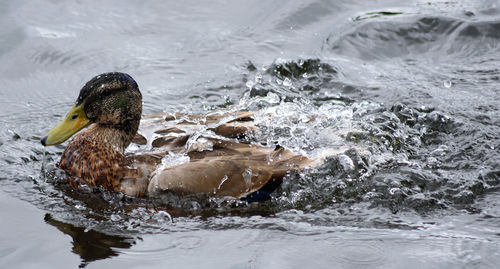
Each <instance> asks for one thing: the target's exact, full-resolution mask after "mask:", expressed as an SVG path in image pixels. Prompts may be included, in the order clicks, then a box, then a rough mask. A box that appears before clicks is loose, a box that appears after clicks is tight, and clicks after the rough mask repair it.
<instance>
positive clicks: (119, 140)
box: [86, 121, 139, 153]
mask: <svg viewBox="0 0 500 269" xmlns="http://www.w3.org/2000/svg"><path fill="white" fill-rule="evenodd" d="M138 128H139V121H134V122H129V123H127V124H124V127H122V128H117V127H116V126H111V125H105V124H99V123H96V124H92V125H91V126H90V127H89V128H88V129H87V131H86V133H87V134H89V135H92V136H94V139H95V140H96V141H99V142H101V143H104V144H107V145H110V146H111V147H113V148H114V149H115V150H117V151H119V152H121V153H123V152H124V151H125V149H126V148H127V147H128V145H129V144H130V142H131V141H132V139H133V138H134V136H135V134H136V133H137V129H138Z"/></svg>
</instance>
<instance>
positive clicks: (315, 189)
mask: <svg viewBox="0 0 500 269" xmlns="http://www.w3.org/2000/svg"><path fill="white" fill-rule="evenodd" d="M0 14H1V16H0V24H1V25H2V27H1V28H0V81H1V85H2V86H1V87H0V105H1V108H0V122H1V126H2V127H3V128H2V129H1V130H0V169H1V171H2V173H1V174H0V208H1V210H0V219H1V221H0V229H1V231H2V233H0V265H1V267H6V268H7V267H13V268H33V267H36V268H44V267H46V268H53V267H54V266H55V265H57V266H59V267H62V268H68V267H70V268H71V267H73V268H74V267H77V266H81V267H83V266H85V267H87V268H102V267H104V266H114V267H116V266H122V267H125V268H127V267H147V268H160V267H161V268H163V267H164V266H165V265H167V264H168V265H171V266H172V267H177V268H193V267H195V266H196V267H199V266H200V265H203V267H207V268H213V267H219V268H303V267H304V266H307V267H314V268H360V267H363V268H368V267H370V268H372V267H386V268H387V267H388V268H401V267H403V266H404V267H405V268H456V267H466V268H470V267H475V268H493V267H495V266H496V265H497V264H498V263H499V262H500V245H499V244H500V237H499V235H500V225H499V223H500V222H499V219H500V202H499V201H500V192H499V183H500V154H499V152H500V136H499V134H500V111H499V110H500V98H499V97H500V94H499V89H498V80H499V77H500V64H499V59H500V34H499V33H500V15H499V14H500V3H499V2H498V1H491V0H484V1H480V0H475V1H450V2H447V1H405V2H404V3H402V2H401V1H389V0H385V1H383V0H381V1H358V3H352V1H296V2H291V1H272V2H270V1H231V2H230V3H224V2H222V1H221V2H213V1H212V2H211V3H206V2H205V1H199V2H198V1H192V2H190V3H187V4H181V3H177V2H175V1H172V2H167V3H165V2H164V1H155V2H144V3H143V2H134V1H130V2H127V3H126V4H124V3H123V2H118V1H117V2H116V3H112V2H102V1H100V2H88V1H86V2H82V3H80V2H78V1H71V2H67V1H65V2H59V1H43V2H41V1H23V2H18V1H4V3H3V4H1V5H0ZM107 71H122V72H127V73H129V74H131V75H132V76H133V77H134V78H135V79H136V80H137V82H138V83H139V86H140V88H141V90H142V92H143V100H144V114H150V113H156V112H161V111H181V112H191V113H203V114H206V113H217V110H232V109H252V110H253V109H260V110H261V112H260V113H261V114H260V115H261V117H259V120H258V125H259V127H260V130H259V131H256V132H254V133H252V134H251V137H252V138H253V139H255V140H256V141H258V142H259V143H261V144H265V145H274V144H280V145H282V146H286V147H288V148H290V149H292V150H294V151H295V152H298V153H301V154H305V155H307V156H310V157H313V158H323V159H324V164H323V165H321V166H320V167H319V168H318V169H311V170H307V171H305V172H301V173H291V174H290V175H288V176H287V178H286V179H285V181H284V183H283V185H282V186H281V188H280V189H278V191H277V192H276V193H275V194H274V196H273V199H272V200H270V201H267V202H265V203H261V204H257V205H256V204H250V205H248V204H246V203H245V202H242V201H238V200H232V199H219V198H218V199H212V198H207V197H200V196H188V197H176V196H165V197H161V198H159V199H157V200H143V199H132V198H128V197H124V196H123V195H120V194H114V193H109V192H103V191H100V190H98V189H78V190H75V189H72V188H69V187H67V186H65V185H64V184H61V182H60V181H61V179H62V178H64V174H62V173H61V172H60V171H58V170H57V169H56V168H55V163H56V162H57V161H58V160H59V156H60V153H61V152H62V150H63V148H64V146H57V147H52V148H47V152H45V150H44V149H43V147H42V146H41V145H40V143H39V139H40V136H41V135H42V134H43V133H45V132H46V131H47V130H48V129H49V128H50V127H52V126H53V125H54V124H55V123H57V122H58V121H59V120H60V119H61V118H62V116H63V115H64V114H65V113H66V112H67V110H68V109H69V107H70V106H71V104H72V103H73V102H74V99H75V98H76V96H77V94H78V90H79V89H80V87H81V86H82V85H83V84H84V83H85V82H86V81H87V80H88V79H90V78H91V77H93V76H94V75H96V74H98V73H102V72H107ZM269 113H271V114H273V115H274V118H273V119H272V120H271V119H269V118H268V117H266V115H268V114H269ZM132 150H134V149H132ZM174 157H175V160H177V159H179V160H182V158H183V157H182V156H173V157H172V158H174ZM44 160H45V162H46V163H45V166H43V163H44Z"/></svg>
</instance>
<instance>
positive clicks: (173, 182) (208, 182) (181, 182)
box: [41, 72, 313, 199]
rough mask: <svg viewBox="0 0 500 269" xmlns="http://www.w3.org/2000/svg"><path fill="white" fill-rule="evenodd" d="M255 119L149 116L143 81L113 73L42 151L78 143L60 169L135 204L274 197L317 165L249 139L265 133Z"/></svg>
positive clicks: (92, 83)
mask: <svg viewBox="0 0 500 269" xmlns="http://www.w3.org/2000/svg"><path fill="white" fill-rule="evenodd" d="M255 116H256V113H255V112H252V111H216V112H214V113H211V114H209V115H189V114H185V113H180V112H175V113H174V112H171V113H167V112H162V113H157V114H153V115H148V116H144V117H142V94H141V91H140V90H139V86H138V84H137V82H136V81H135V80H134V79H133V78H132V77H131V76H130V75H128V74H126V73H121V72H110V73H103V74H100V75H98V76H95V77H93V78H92V79H91V80H89V81H88V82H87V83H86V84H85V85H84V86H83V87H82V88H81V90H80V93H79V95H78V97H77V99H76V101H75V103H74V105H73V106H72V107H71V109H70V111H69V112H68V113H67V115H66V116H65V117H64V119H63V120H62V121H61V122H60V123H59V124H58V125H56V126H55V127H54V128H52V129H51V130H50V131H48V132H47V133H46V134H45V135H43V137H42V138H41V144H42V145H43V146H53V145H58V144H61V143H63V142H65V141H66V140H68V139H70V138H71V137H72V139H71V140H70V141H69V143H68V144H67V146H66V148H65V149H64V151H63V152H62V155H61V159H60V161H59V163H58V167H59V168H60V169H62V170H64V171H65V172H66V174H67V175H68V178H69V181H68V182H69V183H70V184H71V185H74V186H78V185H81V184H86V185H90V186H96V187H102V188H104V189H106V190H109V191H113V192H122V193H124V194H126V195H129V196H135V197H153V196H155V195H161V194H162V193H165V192H171V193H176V194H179V195H182V194H196V193H200V194H205V195H208V196H211V197H212V196H213V197H221V196H229V197H235V198H241V199H249V198H251V197H260V196H262V195H264V197H267V198H269V195H270V193H272V191H274V190H275V189H276V188H277V187H278V186H279V185H280V184H281V182H282V180H283V177H284V176H285V175H286V174H287V173H289V172H291V171H298V170H303V169H305V168H307V167H309V166H311V165H312V164H313V161H312V160H311V159H309V158H307V157H305V156H302V155H299V154H295V153H293V152H292V151H290V150H289V149H286V148H283V147H281V146H279V145H276V146H272V147H270V146H268V145H262V144H259V143H256V142H255V141H249V140H251V139H249V136H248V135H247V134H248V133H249V132H252V131H253V130H255V129H256V128H257V127H256V126H255V125H254V124H253V123H254V120H255ZM139 127H140V128H139ZM75 134H76V135H75Z"/></svg>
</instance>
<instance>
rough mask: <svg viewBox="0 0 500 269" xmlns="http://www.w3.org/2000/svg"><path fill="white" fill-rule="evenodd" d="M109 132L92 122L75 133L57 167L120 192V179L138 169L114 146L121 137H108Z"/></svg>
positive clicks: (82, 179)
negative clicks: (131, 165)
mask: <svg viewBox="0 0 500 269" xmlns="http://www.w3.org/2000/svg"><path fill="white" fill-rule="evenodd" d="M110 132H113V131H112V130H105V128H102V127H101V128H100V127H99V126H98V125H94V126H91V127H90V128H89V129H87V130H85V131H83V132H81V133H79V134H78V135H76V136H75V137H74V138H73V139H72V140H71V142H70V143H69V144H68V146H67V147H66V149H65V150H64V153H63V155H62V157H61V161H60V162H59V167H60V168H61V169H63V170H65V171H66V172H67V173H68V174H69V175H70V176H71V177H72V178H73V179H74V180H76V179H78V180H79V181H80V183H81V182H84V183H86V184H90V185H94V186H102V187H104V188H106V189H109V190H113V191H119V190H120V181H121V179H123V178H124V177H126V176H129V175H132V174H134V173H137V171H134V170H133V169H130V168H129V166H130V161H129V160H128V159H127V158H125V155H123V153H122V152H120V151H119V150H118V148H116V147H113V145H116V144H118V143H120V142H118V141H119V140H121V139H119V135H116V136H112V137H113V139H108V138H107V136H108V135H106V134H107V133H110ZM117 138H118V139H117ZM114 141H117V142H115V143H113V142H114ZM110 142H111V143H110Z"/></svg>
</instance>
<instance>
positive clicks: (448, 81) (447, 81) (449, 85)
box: [443, 80, 452, 89]
mask: <svg viewBox="0 0 500 269" xmlns="http://www.w3.org/2000/svg"><path fill="white" fill-rule="evenodd" d="M443 86H444V87H445V88H448V89H449V88H451V86H452V83H451V80H445V81H444V82H443Z"/></svg>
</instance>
